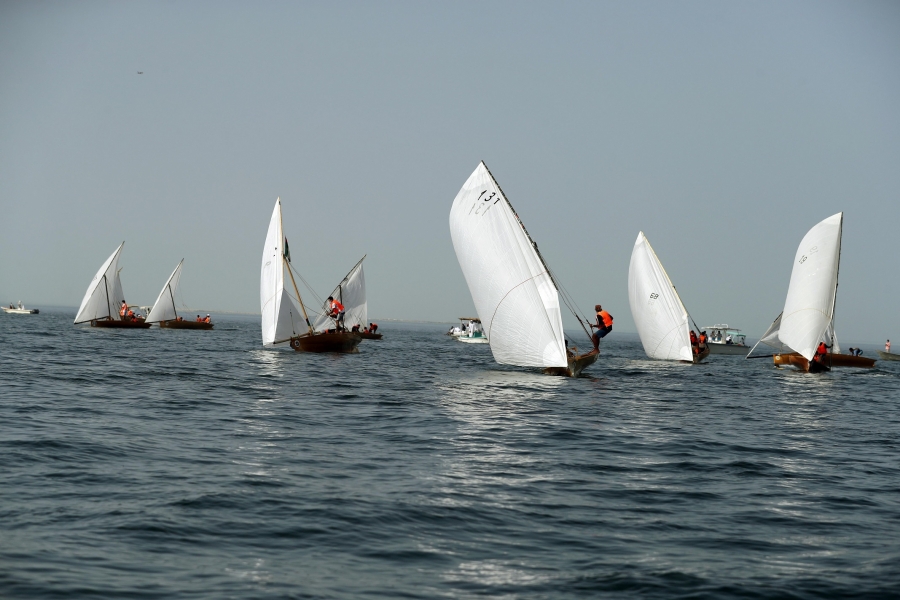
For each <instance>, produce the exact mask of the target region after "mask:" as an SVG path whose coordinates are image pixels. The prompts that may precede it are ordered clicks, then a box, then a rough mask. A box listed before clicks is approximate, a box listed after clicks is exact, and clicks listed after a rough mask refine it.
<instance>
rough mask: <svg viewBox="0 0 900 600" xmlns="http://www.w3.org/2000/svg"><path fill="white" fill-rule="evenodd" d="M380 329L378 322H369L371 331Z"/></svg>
mask: <svg viewBox="0 0 900 600" xmlns="http://www.w3.org/2000/svg"><path fill="white" fill-rule="evenodd" d="M376 331H378V323H369V333H375V332H376Z"/></svg>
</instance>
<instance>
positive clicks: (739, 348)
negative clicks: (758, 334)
mask: <svg viewBox="0 0 900 600" xmlns="http://www.w3.org/2000/svg"><path fill="white" fill-rule="evenodd" d="M703 330H704V331H706V332H708V335H709V339H708V343H709V352H710V354H731V355H739V356H746V355H747V353H748V352H750V346H748V345H747V336H746V335H744V334H743V333H741V330H740V329H735V328H733V327H729V326H728V325H727V324H726V325H707V326H706V327H704V328H703Z"/></svg>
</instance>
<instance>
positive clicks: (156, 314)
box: [147, 258, 184, 323]
mask: <svg viewBox="0 0 900 600" xmlns="http://www.w3.org/2000/svg"><path fill="white" fill-rule="evenodd" d="M182 264H184V259H183V258H182V259H181V262H180V263H178V266H177V267H175V270H174V271H172V274H171V275H170V276H169V279H168V280H167V281H166V285H164V286H163V289H162V291H161V292H160V293H159V296H157V298H156V302H155V303H154V304H153V308H152V309H151V310H150V314H149V315H147V323H158V322H160V321H173V320H175V319H177V318H178V311H176V310H175V290H177V289H178V283H179V282H180V281H181V265H182Z"/></svg>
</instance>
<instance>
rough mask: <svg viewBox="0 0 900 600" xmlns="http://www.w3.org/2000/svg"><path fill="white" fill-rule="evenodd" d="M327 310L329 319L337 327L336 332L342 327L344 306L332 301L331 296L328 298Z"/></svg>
mask: <svg viewBox="0 0 900 600" xmlns="http://www.w3.org/2000/svg"><path fill="white" fill-rule="evenodd" d="M328 302H329V304H328V310H330V311H331V312H330V313H329V315H328V316H329V317H331V318H332V319H334V324H335V325H337V329H338V331H340V330H341V329H342V328H343V327H344V305H343V304H341V303H340V302H338V301H337V300H335V299H334V297H332V296H328Z"/></svg>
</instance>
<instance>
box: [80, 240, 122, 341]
mask: <svg viewBox="0 0 900 600" xmlns="http://www.w3.org/2000/svg"><path fill="white" fill-rule="evenodd" d="M124 245H125V242H122V243H121V244H119V247H118V248H116V250H115V251H114V252H113V253H112V254H111V255H110V256H109V258H107V259H106V262H104V263H103V266H101V267H100V270H99V271H97V274H96V275H94V278H93V279H91V283H90V285H88V288H87V292H85V294H84V299H83V300H82V301H81V306H80V307H79V308H78V313H77V314H76V315H75V322H76V323H85V322H87V321H92V320H94V319H105V318H107V317H113V318H118V315H119V306H120V305H121V304H122V297H120V296H122V292H121V290H122V284H121V283H118V282H119V255H120V254H121V252H122V247H123V246H124Z"/></svg>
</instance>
